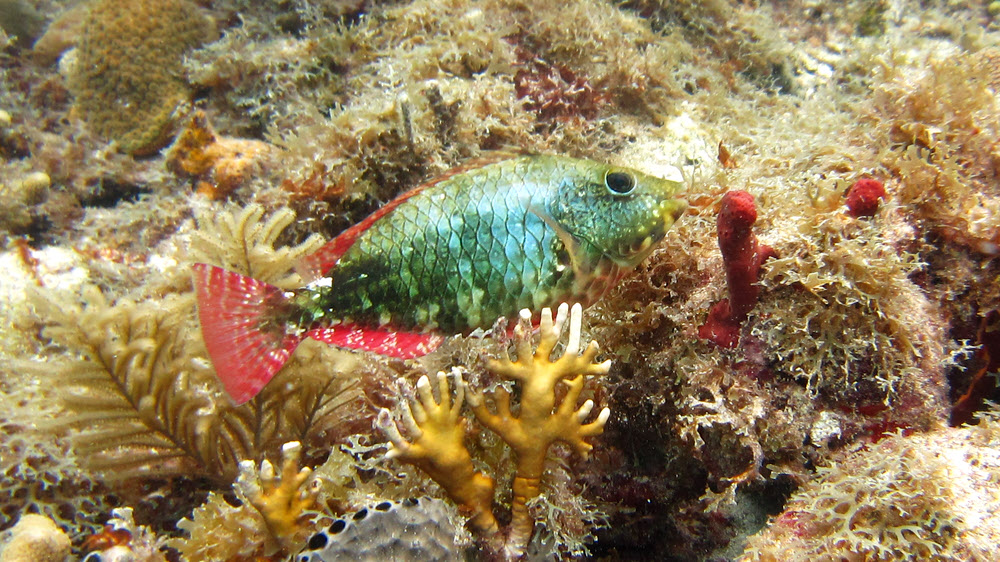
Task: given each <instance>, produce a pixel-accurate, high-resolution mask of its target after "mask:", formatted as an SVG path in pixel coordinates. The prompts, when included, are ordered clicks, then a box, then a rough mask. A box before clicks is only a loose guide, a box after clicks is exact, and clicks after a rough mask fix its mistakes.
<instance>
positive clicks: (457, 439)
mask: <svg viewBox="0 0 1000 562" xmlns="http://www.w3.org/2000/svg"><path fill="white" fill-rule="evenodd" d="M454 376H455V398H454V400H452V398H451V388H449V385H448V377H447V375H445V373H443V372H439V373H438V375H437V381H438V396H439V397H440V399H439V400H435V398H434V394H433V392H432V390H431V387H430V381H429V380H428V379H427V377H426V376H423V377H420V380H418V381H417V392H418V393H419V394H420V399H419V400H412V399H408V400H404V401H403V420H402V421H403V424H404V426H405V428H406V430H407V434H408V435H410V441H407V440H406V438H405V437H403V435H402V434H401V433H400V432H399V429H398V428H397V427H396V425H395V424H394V423H393V422H392V421H391V419H390V416H391V414H390V413H389V411H388V410H384V409H383V410H382V411H380V412H379V418H378V425H379V427H381V428H382V429H383V431H385V432H386V434H387V435H388V436H389V439H390V447H389V453H388V454H387V455H386V456H387V457H388V458H398V459H399V460H400V461H402V462H405V463H408V464H412V465H414V466H416V467H418V468H420V469H421V470H423V471H424V472H426V473H427V474H428V475H429V476H430V477H431V478H432V479H433V480H434V481H435V482H437V483H438V484H440V485H441V487H442V488H444V490H445V492H446V493H447V494H448V497H450V498H451V499H452V501H454V502H455V503H456V504H458V506H459V507H460V508H461V509H462V511H463V512H465V513H466V514H468V515H469V517H470V519H471V523H472V526H473V527H474V528H475V529H476V530H477V531H478V532H480V533H483V534H485V535H492V534H494V533H496V532H497V531H498V530H499V525H498V524H497V521H496V518H494V517H493V487H494V485H493V479H492V478H490V477H489V476H487V475H485V474H483V473H482V472H479V471H477V470H476V467H475V466H474V465H473V463H472V456H471V455H470V454H469V451H468V449H466V447H465V431H466V428H465V419H464V418H462V417H461V416H460V412H461V410H462V405H463V404H464V401H465V385H464V384H463V383H462V379H461V375H460V374H459V373H458V372H457V371H456V372H455V375H454ZM411 401H412V404H413V405H412V406H410V402H411Z"/></svg>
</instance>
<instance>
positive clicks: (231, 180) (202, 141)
mask: <svg viewBox="0 0 1000 562" xmlns="http://www.w3.org/2000/svg"><path fill="white" fill-rule="evenodd" d="M273 152H274V147H272V146H271V145H269V144H267V143H266V142H263V141H259V140H253V139H235V138H229V137H222V136H219V135H218V134H216V132H215V130H213V129H212V126H211V124H210V123H209V122H208V117H206V116H205V112H203V111H195V112H194V114H193V115H192V116H191V119H190V121H189V122H188V126H187V127H186V128H185V129H184V131H183V132H182V133H181V134H180V135H179V136H178V137H177V140H176V141H175V142H174V144H173V145H171V147H170V149H169V150H168V151H167V154H166V165H167V168H169V169H170V170H172V171H173V172H174V173H176V174H178V175H181V176H185V177H190V178H191V179H192V181H193V182H194V184H195V188H196V190H197V191H198V192H199V193H202V194H204V195H206V196H208V197H209V198H211V199H224V198H226V197H228V196H229V195H230V194H232V192H233V190H235V189H236V188H238V187H242V186H243V185H245V184H246V183H247V182H248V181H249V179H250V178H251V177H252V176H254V175H260V174H261V173H262V171H263V168H264V167H265V166H266V165H267V163H268V161H269V159H270V157H272V155H273Z"/></svg>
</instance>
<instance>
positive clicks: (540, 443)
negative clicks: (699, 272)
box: [378, 304, 611, 558]
mask: <svg viewBox="0 0 1000 562" xmlns="http://www.w3.org/2000/svg"><path fill="white" fill-rule="evenodd" d="M569 310H570V308H569V306H568V305H566V304H563V305H561V306H560V307H559V309H558V313H557V315H556V318H555V320H554V321H553V318H552V312H551V311H550V310H549V309H544V310H543V311H542V314H541V323H540V325H539V332H540V334H541V335H540V339H539V342H538V345H537V347H536V348H535V350H534V351H532V344H531V313H530V311H528V310H522V311H521V314H520V319H519V322H518V324H517V326H516V327H515V329H514V336H515V340H516V341H517V359H516V360H513V361H512V360H511V359H510V357H509V356H507V355H506V350H504V356H503V357H502V358H501V359H494V360H491V361H490V362H489V364H488V365H487V370H488V371H490V372H492V373H494V374H496V375H498V376H500V377H501V378H503V379H505V380H509V381H513V382H515V383H516V384H517V385H518V387H519V390H520V405H519V408H518V409H517V411H516V413H515V412H514V411H512V409H511V397H510V393H509V392H508V391H507V390H506V389H505V388H504V387H502V386H498V387H497V389H496V390H495V391H494V393H493V399H494V402H495V404H496V413H494V412H492V411H491V410H490V409H489V407H488V406H487V405H486V402H485V400H484V399H483V396H482V395H480V394H478V393H476V392H474V391H472V390H471V389H468V388H465V387H466V384H465V383H464V382H462V381H461V379H460V376H458V375H456V396H455V399H454V401H452V399H451V398H449V396H450V393H451V389H450V388H449V385H448V382H447V375H445V374H444V373H439V374H438V390H439V394H440V398H439V399H435V397H434V396H433V393H432V390H431V388H430V382H429V380H428V379H427V378H426V377H422V378H421V379H420V381H419V382H418V383H417V390H418V392H419V394H420V399H419V400H418V401H414V402H413V405H412V406H405V405H404V408H403V423H404V424H405V426H406V427H407V429H408V433H409V434H410V439H411V441H407V439H406V438H405V437H403V436H402V434H401V433H400V431H399V429H398V428H397V426H396V425H395V423H393V422H392V421H391V417H390V414H389V412H388V411H387V410H383V411H382V412H380V414H379V421H378V423H379V426H380V427H381V428H382V430H383V431H384V432H385V433H386V434H387V435H388V436H389V438H390V442H391V443H390V451H389V453H388V456H389V457H395V458H398V459H400V460H402V461H403V462H407V463H411V464H414V465H416V466H418V467H420V468H422V469H424V470H425V471H427V472H428V474H429V475H430V476H431V477H432V478H433V479H434V480H435V481H436V482H438V483H439V484H440V485H441V486H442V487H443V488H444V489H445V491H446V492H447V493H448V494H449V496H450V497H451V498H452V500H454V501H455V502H456V503H459V504H460V505H462V506H463V507H465V508H466V509H468V510H469V511H470V515H471V516H472V524H473V527H474V529H475V530H476V531H478V532H479V533H481V534H482V535H483V536H484V538H485V539H486V540H487V542H488V543H490V544H491V546H499V545H502V547H503V549H504V552H505V554H506V555H507V556H509V557H512V558H518V557H520V556H522V555H523V554H524V552H525V549H526V548H527V546H528V542H529V540H530V539H531V535H532V531H533V529H534V519H533V517H532V515H531V512H530V509H529V504H530V503H531V502H532V500H534V499H535V498H537V497H538V496H539V493H540V490H541V486H542V481H541V480H542V473H543V470H544V466H545V459H546V455H547V453H548V451H549V448H550V447H551V446H552V445H553V444H554V443H555V442H556V441H561V442H563V443H566V444H567V445H569V446H570V447H571V448H572V449H573V450H574V451H575V452H576V453H577V454H579V455H580V456H581V457H586V456H587V455H588V454H589V452H590V450H591V449H592V448H593V445H591V444H590V443H588V442H587V441H586V440H585V439H586V438H589V437H593V436H596V435H600V434H601V433H602V432H603V430H604V425H605V424H606V423H607V421H608V417H609V416H610V410H609V409H607V408H604V409H602V410H601V412H600V413H599V414H598V415H597V417H596V419H595V420H594V421H592V422H590V423H584V421H585V420H586V419H587V418H588V417H589V416H590V413H591V411H592V410H593V408H594V402H593V401H592V400H586V401H585V402H584V403H583V404H582V405H581V406H580V407H579V408H578V407H577V400H578V399H579V397H580V394H581V392H582V391H583V387H584V381H585V378H586V377H589V376H601V375H604V374H607V372H608V368H609V367H610V365H611V361H610V360H607V361H604V362H601V363H595V362H594V358H595V357H596V356H597V353H598V345H597V342H594V341H592V342H590V345H588V346H587V348H586V349H584V350H583V352H582V354H581V347H580V334H581V325H582V307H581V306H580V305H579V304H575V305H573V308H572V313H569ZM567 320H569V337H568V340H567V342H566V347H565V349H564V350H563V354H562V355H561V356H560V357H559V358H558V359H556V360H552V359H551V358H550V356H551V355H552V353H553V350H554V348H555V346H556V344H557V343H558V342H559V339H560V336H561V334H562V333H563V329H564V327H565V325H566V321H567ZM559 383H564V384H565V385H566V387H567V391H566V394H565V396H563V398H562V401H561V402H558V404H557V392H556V388H557V385H559ZM463 389H464V390H463ZM465 392H468V394H469V404H470V406H471V408H472V411H473V413H474V414H475V416H476V419H477V420H478V421H479V422H480V423H481V424H482V425H483V426H485V427H486V428H488V429H490V430H491V431H493V432H494V433H496V434H497V435H498V436H499V437H500V438H501V439H502V440H503V441H504V442H505V443H506V444H507V445H509V446H510V447H511V449H513V451H514V455H515V457H516V471H515V475H514V482H513V499H512V503H511V522H510V525H509V528H508V529H507V536H506V537H503V538H501V537H496V536H494V535H495V534H496V533H497V532H498V525H497V522H496V520H495V519H494V518H493V515H492V512H491V511H492V510H491V504H492V494H493V482H492V479H490V478H489V477H488V476H485V475H483V474H482V473H480V472H478V471H476V469H475V467H474V466H473V464H472V459H471V456H470V455H469V453H468V450H467V449H466V448H465V445H464V437H465V421H464V419H463V418H461V417H460V415H459V412H460V410H461V407H462V403H463V397H464V394H465ZM404 404H406V402H404Z"/></svg>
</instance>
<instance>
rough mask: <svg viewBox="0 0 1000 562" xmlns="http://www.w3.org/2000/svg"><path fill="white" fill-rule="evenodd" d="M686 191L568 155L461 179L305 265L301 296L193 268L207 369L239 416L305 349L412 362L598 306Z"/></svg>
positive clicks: (408, 200) (471, 171)
mask: <svg viewBox="0 0 1000 562" xmlns="http://www.w3.org/2000/svg"><path fill="white" fill-rule="evenodd" d="M680 187H681V184H680V183H679V182H676V181H671V180H666V179H660V178H656V177H653V176H650V175H646V174H643V173H641V172H638V171H635V170H631V169H627V168H621V167H617V166H611V165H607V164H602V163H599V162H593V161H587V160H578V159H573V158H567V157H561V156H544V155H531V156H518V157H513V158H507V159H503V160H496V161H490V162H485V163H483V162H481V163H477V164H475V165H469V166H464V167H461V168H457V169H455V170H453V171H451V172H449V173H447V174H445V175H444V176H443V177H441V178H438V179H436V180H434V181H431V182H428V183H425V184H423V185H421V186H419V187H416V188H414V189H412V190H410V191H408V192H406V193H404V194H403V195H400V196H399V197H397V198H396V199H394V200H392V201H391V202H389V203H387V204H386V205H384V206H383V207H382V208H380V209H379V210H378V211H376V212H375V213H374V214H372V215H371V216H369V217H368V218H366V219H365V220H363V221H362V222H360V223H358V224H357V225H355V226H353V227H351V228H349V229H347V230H346V231H344V232H343V233H342V234H340V235H339V236H338V237H336V238H334V239H333V240H332V241H330V242H329V243H327V244H326V245H325V246H324V247H323V248H321V249H320V250H319V251H318V252H317V253H316V254H314V255H311V256H308V257H307V258H305V260H304V263H303V264H301V267H300V268H299V271H300V272H306V273H304V275H303V276H304V277H306V278H307V280H308V283H307V284H306V285H305V286H303V287H302V288H301V289H298V290H295V291H283V290H281V289H279V288H277V287H274V286H271V285H269V284H266V283H263V282H260V281H257V280H255V279H251V278H249V277H246V276H243V275H240V274H238V273H234V272H230V271H226V270H224V269H221V268H218V267H214V266H211V265H207V264H196V265H195V266H194V281H195V288H196V291H197V297H198V314H199V317H200V320H201V327H202V334H203V335H204V339H205V345H206V347H207V349H208V354H209V357H210V358H211V360H212V363H213V365H214V366H215V370H216V373H217V374H218V376H219V378H220V380H221V381H222V383H223V386H224V387H225V389H226V392H227V393H228V394H229V396H230V397H231V398H232V399H233V401H234V402H236V403H238V404H239V403H243V402H246V401H247V400H249V399H251V398H252V397H253V396H255V395H256V394H257V393H258V392H259V391H260V390H261V389H262V388H263V387H264V385H266V384H267V382H268V381H269V380H270V379H271V378H272V377H273V376H274V374H275V373H276V372H277V371H278V370H279V369H280V368H281V367H282V365H284V363H285V362H286V361H287V360H288V358H289V356H290V355H291V353H292V352H293V351H294V349H295V347H296V346H297V345H298V344H299V342H301V341H302V340H303V339H305V338H306V337H311V338H314V339H317V340H320V341H323V342H327V343H330V344H333V345H337V346H341V347H346V348H351V349H361V350H368V351H373V352H376V353H379V354H382V355H386V356H391V357H399V358H404V359H405V358H413V357H418V356H421V355H424V354H426V353H429V352H431V351H433V350H434V349H435V348H436V347H437V346H438V345H440V343H441V342H442V341H443V338H444V337H445V336H446V335H449V334H457V333H468V332H470V331H472V330H474V329H476V328H488V327H489V326H491V325H492V324H493V323H494V322H495V321H496V319H497V318H499V317H501V316H510V315H512V314H515V313H517V311H519V310H521V309H524V308H529V309H532V310H539V309H541V308H542V307H549V306H553V305H556V304H558V303H560V302H564V301H573V302H581V303H584V304H587V303H590V302H593V301H594V300H596V299H598V298H600V296H601V295H603V294H604V293H605V292H606V291H607V290H608V289H609V288H611V287H612V286H614V285H615V283H616V282H617V281H618V280H619V279H620V278H621V277H622V276H623V275H624V274H625V273H627V272H628V271H630V270H631V269H633V268H634V267H635V266H636V265H637V264H638V263H639V262H640V261H642V259H643V258H645V257H646V256H647V255H648V254H649V253H650V251H652V249H653V247H654V245H655V244H656V243H657V242H658V241H660V240H661V239H662V238H663V237H664V235H665V233H666V231H667V229H669V228H670V226H671V225H673V223H674V221H675V220H677V218H678V217H679V216H680V214H681V213H683V211H684V209H685V208H686V207H687V205H686V203H685V202H684V201H683V200H681V199H677V198H676V195H677V192H678V191H679V190H680Z"/></svg>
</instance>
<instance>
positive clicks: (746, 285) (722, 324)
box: [698, 191, 777, 348]
mask: <svg viewBox="0 0 1000 562" xmlns="http://www.w3.org/2000/svg"><path fill="white" fill-rule="evenodd" d="M756 221H757V207H756V206H755V205H754V200H753V195H750V194H749V193H747V192H746V191H730V192H729V193H727V194H725V195H724V196H723V197H722V209H721V210H720V211H719V218H718V221H717V223H716V231H717V232H718V236H719V249H720V250H721V251H722V259H723V261H724V262H725V266H726V284H727V285H728V287H729V298H728V299H723V300H721V301H719V302H717V303H716V304H715V305H714V306H713V307H712V309H711V310H710V311H709V313H708V319H707V320H706V321H705V324H704V325H703V326H701V328H699V329H698V336H699V337H701V338H702V339H707V340H711V341H712V342H714V343H715V344H716V345H718V346H720V347H727V348H732V347H736V344H737V343H739V341H740V327H741V325H742V324H743V321H744V320H746V319H747V315H748V314H749V313H750V311H751V310H752V309H753V307H754V305H756V304H757V297H758V295H759V294H760V287H759V286H758V285H757V280H758V278H759V276H760V265H761V264H762V263H764V261H765V260H767V259H768V258H770V257H774V256H777V253H776V252H775V251H774V249H773V248H771V247H770V246H767V245H763V244H758V243H757V237H756V236H754V233H753V230H752V227H753V224H754V223H755V222H756Z"/></svg>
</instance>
